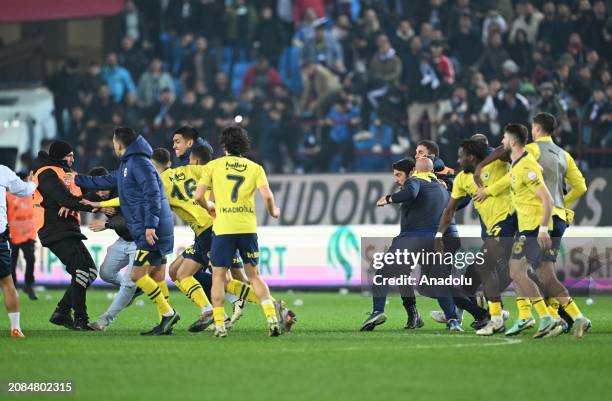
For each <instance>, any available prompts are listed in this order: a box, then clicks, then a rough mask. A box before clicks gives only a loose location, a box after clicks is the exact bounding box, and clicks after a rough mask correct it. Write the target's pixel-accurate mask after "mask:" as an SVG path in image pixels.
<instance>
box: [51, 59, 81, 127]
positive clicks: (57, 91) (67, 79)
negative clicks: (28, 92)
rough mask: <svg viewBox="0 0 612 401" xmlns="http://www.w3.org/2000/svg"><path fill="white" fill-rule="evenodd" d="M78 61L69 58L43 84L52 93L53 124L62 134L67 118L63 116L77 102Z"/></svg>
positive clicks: (79, 83)
mask: <svg viewBox="0 0 612 401" xmlns="http://www.w3.org/2000/svg"><path fill="white" fill-rule="evenodd" d="M78 71H79V60H78V59H76V58H69V59H68V60H66V63H65V64H64V66H63V67H62V69H61V70H60V71H58V72H56V73H55V74H53V75H51V76H50V77H49V79H47V81H46V82H45V86H46V87H47V88H49V90H50V91H51V93H53V102H54V109H53V113H54V114H55V122H56V123H57V129H58V132H60V134H61V133H64V132H65V131H66V129H67V128H66V127H64V126H65V124H64V121H66V120H67V118H68V116H67V115H66V116H65V115H64V113H65V112H68V110H69V109H70V107H72V106H73V105H75V104H77V103H78V102H79V88H80V85H81V79H80V77H79V74H78Z"/></svg>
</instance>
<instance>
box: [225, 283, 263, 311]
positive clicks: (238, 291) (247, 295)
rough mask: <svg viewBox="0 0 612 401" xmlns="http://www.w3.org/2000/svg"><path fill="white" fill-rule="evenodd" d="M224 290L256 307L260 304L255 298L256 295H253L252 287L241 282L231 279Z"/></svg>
mask: <svg viewBox="0 0 612 401" xmlns="http://www.w3.org/2000/svg"><path fill="white" fill-rule="evenodd" d="M225 289H226V290H227V292H229V293H230V294H234V295H236V296H237V297H238V298H240V299H246V300H247V301H249V302H252V303H254V304H258V305H259V304H260V303H261V302H260V301H259V298H257V295H255V291H253V287H251V286H250V285H249V284H247V283H243V282H242V281H239V280H234V279H232V280H230V281H229V283H227V287H226V288H225Z"/></svg>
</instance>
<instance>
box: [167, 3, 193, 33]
mask: <svg viewBox="0 0 612 401" xmlns="http://www.w3.org/2000/svg"><path fill="white" fill-rule="evenodd" d="M197 7H198V2H196V1H195V0H175V1H170V2H169V3H168V8H167V9H166V17H165V18H166V21H167V24H168V28H169V30H170V31H173V32H175V33H176V34H177V35H178V36H182V35H183V34H185V33H191V32H195V31H196V30H197V29H198V28H199V24H198V20H197V17H198V9H197Z"/></svg>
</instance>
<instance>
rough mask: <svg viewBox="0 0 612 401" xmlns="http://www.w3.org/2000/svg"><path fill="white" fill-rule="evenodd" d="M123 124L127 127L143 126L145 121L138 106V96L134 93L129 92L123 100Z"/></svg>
mask: <svg viewBox="0 0 612 401" xmlns="http://www.w3.org/2000/svg"><path fill="white" fill-rule="evenodd" d="M122 111H123V126H125V127H139V126H142V125H143V123H144V121H143V120H142V115H141V114H142V113H141V110H140V107H139V106H138V98H137V97H136V95H135V94H133V93H128V94H127V95H126V96H125V100H124V102H123V108H122Z"/></svg>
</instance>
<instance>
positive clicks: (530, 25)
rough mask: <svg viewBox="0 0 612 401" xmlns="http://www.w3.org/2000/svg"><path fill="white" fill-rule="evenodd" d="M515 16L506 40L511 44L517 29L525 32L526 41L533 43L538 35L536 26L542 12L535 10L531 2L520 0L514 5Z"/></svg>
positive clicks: (540, 19) (538, 23)
mask: <svg viewBox="0 0 612 401" xmlns="http://www.w3.org/2000/svg"><path fill="white" fill-rule="evenodd" d="M516 13H517V15H518V16H517V17H516V18H515V20H514V21H513V22H512V28H511V29H510V34H509V35H508V41H509V42H510V44H513V43H514V42H515V40H516V35H517V33H518V31H519V30H522V31H524V32H525V34H526V36H527V42H529V43H530V44H532V45H534V44H535V42H536V39H537V36H538V27H539V25H540V22H541V21H542V19H543V18H544V14H542V13H541V12H539V11H537V10H536V9H535V8H534V6H533V4H531V3H530V2H528V1H520V2H518V3H517V5H516Z"/></svg>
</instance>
